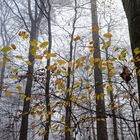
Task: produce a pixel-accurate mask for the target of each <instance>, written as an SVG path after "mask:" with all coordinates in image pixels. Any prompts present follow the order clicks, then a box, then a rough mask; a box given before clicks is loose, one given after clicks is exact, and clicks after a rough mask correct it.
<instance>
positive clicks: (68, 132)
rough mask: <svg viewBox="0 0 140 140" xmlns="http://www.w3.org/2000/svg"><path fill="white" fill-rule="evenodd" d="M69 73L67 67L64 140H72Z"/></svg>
mask: <svg viewBox="0 0 140 140" xmlns="http://www.w3.org/2000/svg"><path fill="white" fill-rule="evenodd" d="M74 3H75V8H74V11H75V15H74V21H73V25H72V27H73V31H72V34H71V40H70V58H69V63H72V59H73V38H74V33H75V24H76V21H77V0H74ZM71 71H72V67H71V66H68V76H67V85H66V86H67V93H66V98H65V101H66V108H65V110H66V117H65V140H72V136H71V111H72V109H71V108H72V103H71V101H70V98H71V93H70V91H69V89H70V86H71V85H70V84H71Z"/></svg>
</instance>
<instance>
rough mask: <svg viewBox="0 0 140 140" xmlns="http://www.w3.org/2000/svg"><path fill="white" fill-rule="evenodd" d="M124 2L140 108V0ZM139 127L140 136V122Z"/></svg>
mask: <svg viewBox="0 0 140 140" xmlns="http://www.w3.org/2000/svg"><path fill="white" fill-rule="evenodd" d="M122 3H123V7H124V10H125V13H126V16H127V19H128V26H129V34H130V42H131V49H132V53H133V57H134V59H135V66H136V73H137V83H138V95H139V108H140V61H137V60H136V59H139V58H140V53H138V54H137V55H136V54H135V49H136V48H138V49H139V50H140V0H122ZM138 127H139V138H140V123H139V124H138Z"/></svg>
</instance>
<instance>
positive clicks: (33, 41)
mask: <svg viewBox="0 0 140 140" xmlns="http://www.w3.org/2000/svg"><path fill="white" fill-rule="evenodd" d="M37 44H38V42H37V40H35V39H33V40H31V41H30V45H31V46H33V47H36V46H37Z"/></svg>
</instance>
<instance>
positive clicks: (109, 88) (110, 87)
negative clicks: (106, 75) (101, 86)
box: [107, 85, 113, 93]
mask: <svg viewBox="0 0 140 140" xmlns="http://www.w3.org/2000/svg"><path fill="white" fill-rule="evenodd" d="M112 91H113V87H112V85H110V86H107V92H108V93H111V92H112Z"/></svg>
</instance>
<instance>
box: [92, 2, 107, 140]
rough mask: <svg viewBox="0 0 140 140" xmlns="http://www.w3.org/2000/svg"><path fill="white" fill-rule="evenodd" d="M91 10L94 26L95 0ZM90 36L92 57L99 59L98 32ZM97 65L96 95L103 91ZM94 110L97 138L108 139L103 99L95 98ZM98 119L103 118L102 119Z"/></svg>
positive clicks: (95, 73)
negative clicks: (92, 44) (91, 38)
mask: <svg viewBox="0 0 140 140" xmlns="http://www.w3.org/2000/svg"><path fill="white" fill-rule="evenodd" d="M91 12H92V26H95V25H96V26H97V25H98V18H97V5H96V0H91ZM92 37H93V41H95V43H94V58H95V59H96V58H99V59H101V53H100V43H99V34H98V32H93V35H92ZM98 65H99V62H98V63H95V69H94V79H95V94H96V96H100V95H101V94H103V93H104V89H103V78H102V71H101V70H100V69H99V67H98ZM96 112H97V113H96V117H97V119H98V120H99V121H97V140H108V136H107V124H106V116H105V102H104V99H101V98H100V99H98V98H96ZM100 119H104V121H102V120H100Z"/></svg>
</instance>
